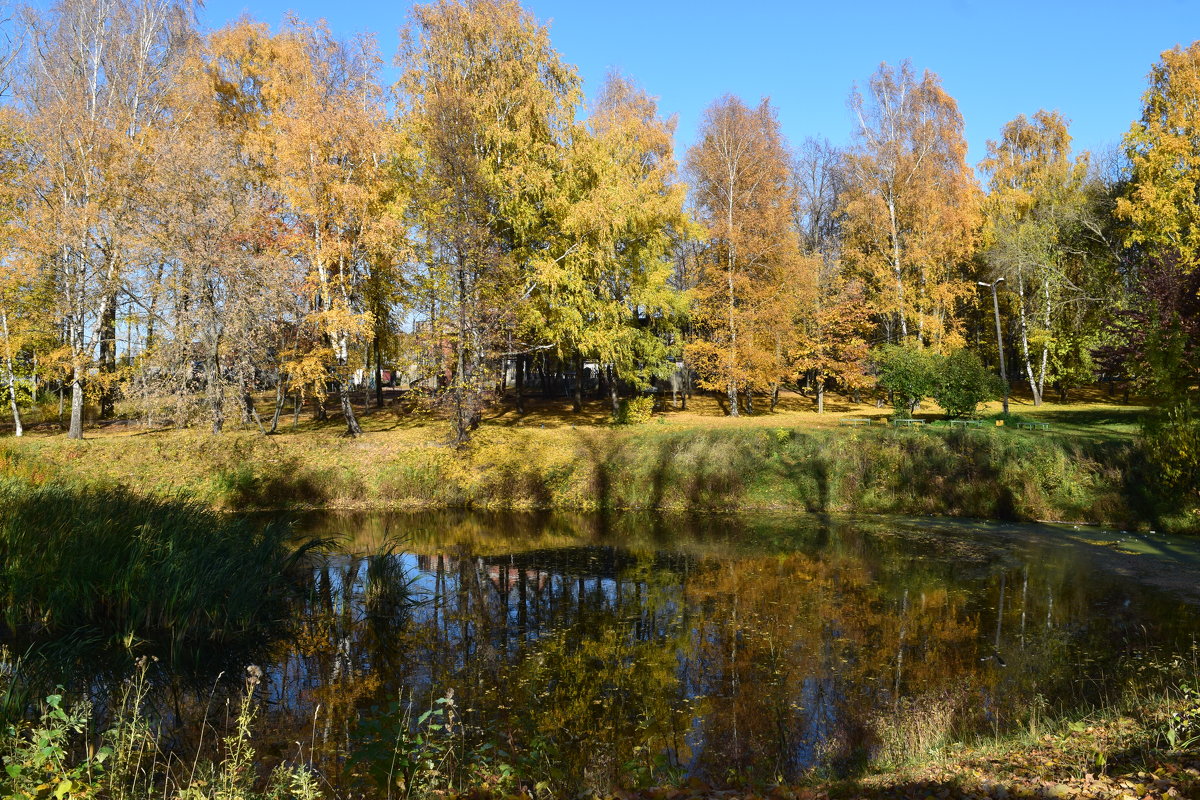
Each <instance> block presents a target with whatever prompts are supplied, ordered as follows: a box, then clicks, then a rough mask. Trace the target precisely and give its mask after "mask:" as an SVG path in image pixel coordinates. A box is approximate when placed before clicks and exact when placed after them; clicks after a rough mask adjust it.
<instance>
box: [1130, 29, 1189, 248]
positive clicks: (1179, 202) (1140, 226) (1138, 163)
mask: <svg viewBox="0 0 1200 800" xmlns="http://www.w3.org/2000/svg"><path fill="white" fill-rule="evenodd" d="M1149 84H1150V85H1149V86H1148V87H1147V89H1146V93H1145V94H1144V95H1143V96H1142V118H1141V119H1140V120H1138V121H1136V122H1134V123H1133V124H1132V125H1131V126H1130V128H1129V131H1128V133H1126V134H1125V150H1126V154H1127V155H1128V158H1129V167H1130V174H1131V180H1130V182H1129V188H1128V192H1127V194H1126V195H1125V197H1123V198H1121V199H1120V200H1118V201H1117V208H1116V213H1117V215H1118V216H1119V217H1120V218H1122V219H1124V220H1126V221H1127V222H1128V223H1129V231H1128V236H1127V240H1128V243H1129V244H1131V245H1138V246H1140V247H1142V248H1144V249H1145V250H1146V252H1147V253H1148V254H1149V255H1151V256H1152V257H1156V258H1169V259H1178V261H1179V263H1180V266H1181V267H1182V268H1183V269H1185V270H1187V271H1190V270H1193V269H1195V268H1196V266H1197V265H1198V264H1200V201H1198V200H1197V197H1200V160H1198V159H1197V158H1196V141H1197V137H1200V41H1198V42H1193V43H1192V44H1191V45H1190V46H1188V47H1187V48H1183V47H1179V46H1176V47H1175V48H1173V49H1171V50H1167V51H1165V52H1163V54H1162V57H1161V59H1160V60H1159V61H1158V63H1156V64H1155V65H1154V66H1153V67H1152V68H1151V70H1150V76H1149Z"/></svg>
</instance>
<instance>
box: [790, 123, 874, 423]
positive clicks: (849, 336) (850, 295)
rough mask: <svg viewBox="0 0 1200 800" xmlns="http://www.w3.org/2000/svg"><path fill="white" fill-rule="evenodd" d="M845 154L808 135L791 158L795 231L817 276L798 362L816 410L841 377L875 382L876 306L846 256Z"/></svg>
mask: <svg viewBox="0 0 1200 800" xmlns="http://www.w3.org/2000/svg"><path fill="white" fill-rule="evenodd" d="M844 168H845V167H844V163H843V154H842V153H841V151H839V150H838V149H837V148H835V147H833V146H832V145H830V144H829V142H828V141H816V140H813V139H808V140H806V141H805V142H804V143H803V144H802V145H801V146H800V148H799V149H798V150H797V152H796V154H795V156H794V158H793V162H792V180H793V181H794V183H795V186H796V207H795V208H796V210H795V215H796V230H797V231H798V232H799V233H800V243H801V250H802V251H803V253H804V254H805V256H806V257H807V258H809V259H810V260H811V263H812V270H813V272H814V274H816V276H817V279H816V280H817V285H816V293H815V303H814V308H813V309H812V312H811V313H810V314H808V315H806V316H805V317H804V318H803V320H802V325H803V332H802V336H801V338H800V348H799V352H798V354H797V355H798V358H797V367H798V368H799V369H800V370H801V371H803V372H804V373H806V376H807V377H809V378H810V379H811V383H812V385H813V387H814V388H815V393H816V400H817V413H823V412H824V411H825V390H826V386H827V385H828V384H829V383H830V382H831V381H836V383H837V384H838V386H839V387H840V388H841V389H842V390H843V391H848V392H851V393H855V392H857V391H859V390H860V389H863V388H865V387H866V386H868V385H869V384H870V382H871V380H870V378H869V376H868V374H867V355H868V351H869V348H870V345H869V341H868V338H869V336H870V333H871V328H872V321H871V316H872V308H871V304H870V302H869V300H868V298H867V296H866V292H865V290H864V285H863V282H862V280H861V279H860V278H858V277H856V276H854V275H853V274H851V273H850V272H849V271H848V270H847V268H846V263H845V259H843V257H842V231H841V223H842V215H841V214H840V211H839V208H840V205H841V196H842V192H843V191H844V181H845V178H844Z"/></svg>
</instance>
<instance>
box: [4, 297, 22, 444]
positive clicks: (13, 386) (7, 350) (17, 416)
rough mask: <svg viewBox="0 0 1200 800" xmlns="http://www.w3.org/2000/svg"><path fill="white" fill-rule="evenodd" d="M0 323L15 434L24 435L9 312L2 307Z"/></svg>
mask: <svg viewBox="0 0 1200 800" xmlns="http://www.w3.org/2000/svg"><path fill="white" fill-rule="evenodd" d="M0 323H2V324H3V326H4V327H3V331H2V332H3V334H4V367H5V371H6V372H7V373H8V403H9V405H10V406H12V417H13V436H24V435H25V429H24V428H23V427H21V409H20V407H19V406H18V405H17V379H16V376H15V375H13V361H12V341H11V340H10V339H9V337H8V312H7V311H4V310H3V309H0Z"/></svg>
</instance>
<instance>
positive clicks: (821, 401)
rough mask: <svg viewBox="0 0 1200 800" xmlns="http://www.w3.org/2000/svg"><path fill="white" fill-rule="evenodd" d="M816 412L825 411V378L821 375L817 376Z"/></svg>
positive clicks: (821, 412)
mask: <svg viewBox="0 0 1200 800" xmlns="http://www.w3.org/2000/svg"><path fill="white" fill-rule="evenodd" d="M842 391H843V392H844V391H845V389H843V390H842ZM817 413H818V414H824V413H825V378H824V376H822V375H818V376H817Z"/></svg>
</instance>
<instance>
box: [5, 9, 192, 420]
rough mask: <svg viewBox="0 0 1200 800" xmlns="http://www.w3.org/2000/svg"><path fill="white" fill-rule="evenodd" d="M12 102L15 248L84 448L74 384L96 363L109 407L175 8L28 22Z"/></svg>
mask: <svg viewBox="0 0 1200 800" xmlns="http://www.w3.org/2000/svg"><path fill="white" fill-rule="evenodd" d="M26 22H27V26H28V30H29V50H28V57H27V59H26V60H25V63H24V65H23V66H24V68H23V70H22V73H21V80H20V82H19V89H18V91H17V99H18V101H19V103H20V104H21V106H22V108H23V110H24V111H25V113H26V114H27V117H28V127H27V131H28V136H27V142H28V148H29V155H28V158H29V162H30V163H31V164H32V168H31V169H30V170H29V187H30V192H31V194H33V195H35V196H36V200H34V201H32V202H31V203H30V205H29V213H28V216H27V219H26V223H25V232H26V233H27V234H28V235H27V236H26V237H25V238H24V242H23V247H24V248H25V250H26V251H27V253H28V254H29V256H30V257H31V258H32V259H33V260H34V261H35V262H36V263H38V264H39V265H40V266H41V267H42V268H44V269H45V270H47V271H48V273H49V276H48V280H49V282H50V283H52V284H53V285H54V286H55V288H56V294H57V297H56V306H57V308H56V311H57V314H58V315H59V318H60V319H61V329H62V331H63V339H64V343H65V345H66V348H67V351H68V354H69V358H68V360H69V369H70V384H71V422H70V428H69V432H68V436H69V437H70V438H74V439H79V438H82V437H83V405H84V383H85V380H86V379H87V376H88V372H89V370H90V369H91V368H92V366H93V365H94V364H96V363H97V360H98V361H99V364H98V366H99V368H100V371H101V378H102V379H101V380H100V381H99V382H98V388H99V389H100V390H101V393H102V394H103V395H104V397H103V398H102V401H103V402H102V405H104V404H107V403H111V394H110V391H111V384H110V383H109V382H108V381H106V380H104V379H103V378H104V377H105V374H106V373H107V375H108V376H109V377H111V375H112V373H113V371H114V368H115V360H116V351H115V327H116V311H117V302H118V295H119V294H120V293H121V292H122V291H123V290H124V289H125V278H126V276H127V275H128V272H129V269H130V259H131V257H132V256H134V254H135V253H136V252H137V246H136V239H137V237H138V235H139V232H138V230H137V226H138V224H139V223H140V221H141V219H142V218H141V217H140V215H139V213H138V209H139V207H140V205H141V201H142V199H143V196H144V195H143V192H142V188H143V183H142V180H141V176H142V175H144V174H145V172H146V171H147V170H148V168H149V167H148V163H149V162H150V161H152V160H153V158H154V155H155V154H154V152H153V150H152V149H151V148H149V147H148V143H149V140H150V136H151V132H152V131H153V130H154V129H155V126H156V125H157V124H158V123H159V122H160V120H161V118H162V116H163V115H164V114H165V112H166V104H165V103H164V98H165V96H166V93H167V90H168V88H169V86H170V85H171V84H172V82H173V81H174V79H175V75H176V71H177V70H178V68H179V65H180V59H179V57H178V56H179V53H180V50H181V47H183V46H184V45H185V44H186V42H187V41H188V40H189V38H190V36H191V28H190V24H191V7H190V5H189V4H187V3H181V2H175V0H152V1H151V2H139V3H134V2H132V1H131V0H117V1H115V2H114V1H113V0H62V2H60V3H58V4H56V5H55V6H53V7H52V8H51V9H50V10H49V11H47V12H45V13H37V12H33V11H30V12H28V15H27V20H26Z"/></svg>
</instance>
